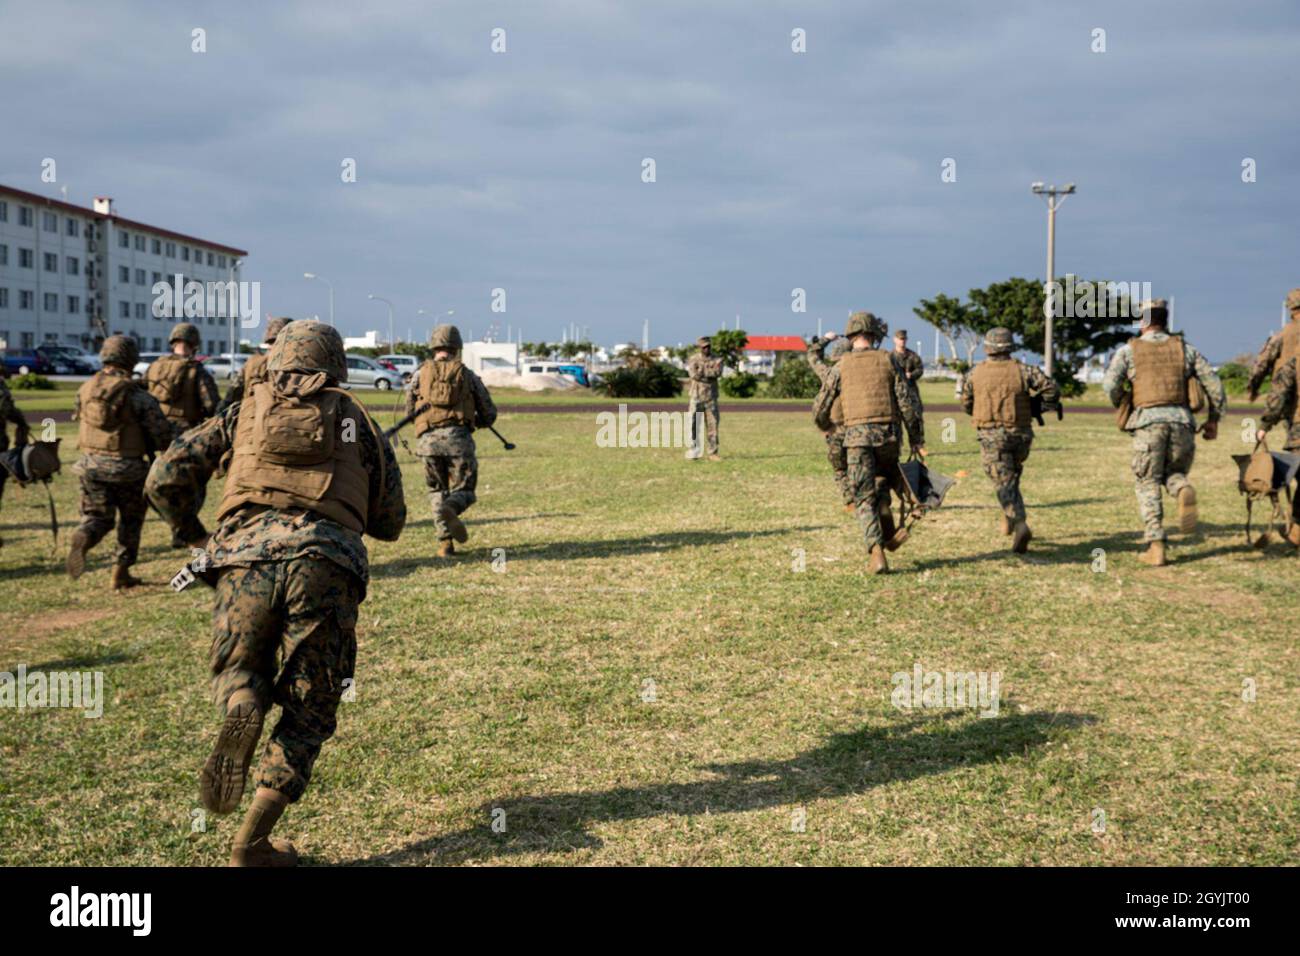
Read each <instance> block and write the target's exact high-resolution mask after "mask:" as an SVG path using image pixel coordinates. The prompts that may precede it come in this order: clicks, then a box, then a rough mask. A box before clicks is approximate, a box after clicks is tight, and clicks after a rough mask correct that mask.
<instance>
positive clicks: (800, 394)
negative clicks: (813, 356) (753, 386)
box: [767, 357, 821, 398]
mask: <svg viewBox="0 0 1300 956" xmlns="http://www.w3.org/2000/svg"><path fill="white" fill-rule="evenodd" d="M820 389H821V380H820V379H818V378H817V373H816V372H814V371H813V368H812V366H811V365H809V364H808V360H807V359H805V358H802V357H796V358H788V359H786V360H785V361H784V362H782V363H781V367H780V368H778V369H777V370H776V372H775V373H774V374H773V375H772V381H771V382H770V383H769V384H768V386H767V394H768V395H769V396H771V397H772V398H816V397H817V392H818V391H819V390H820Z"/></svg>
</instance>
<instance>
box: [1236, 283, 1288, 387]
mask: <svg viewBox="0 0 1300 956" xmlns="http://www.w3.org/2000/svg"><path fill="white" fill-rule="evenodd" d="M1286 308H1287V311H1288V312H1289V313H1290V314H1291V320H1290V321H1289V322H1288V323H1287V324H1286V326H1285V328H1283V329H1282V331H1281V332H1278V333H1276V334H1275V335H1270V336H1269V338H1268V341H1267V342H1265V343H1264V347H1263V348H1262V349H1260V350H1259V355H1257V356H1256V357H1255V363H1254V365H1252V366H1251V369H1250V379H1249V380H1248V381H1247V383H1246V392H1247V394H1248V395H1249V396H1250V400H1251V401H1252V402H1253V401H1254V400H1255V399H1256V398H1258V397H1259V387H1260V386H1261V385H1263V384H1264V382H1265V381H1266V380H1267V379H1268V378H1269V377H1270V376H1272V375H1273V373H1274V370H1275V369H1277V368H1279V367H1281V366H1282V365H1285V364H1286V363H1287V362H1288V361H1290V360H1291V359H1293V358H1295V357H1296V356H1297V355H1300V289H1292V290H1291V291H1290V292H1288V293H1287V295H1286Z"/></svg>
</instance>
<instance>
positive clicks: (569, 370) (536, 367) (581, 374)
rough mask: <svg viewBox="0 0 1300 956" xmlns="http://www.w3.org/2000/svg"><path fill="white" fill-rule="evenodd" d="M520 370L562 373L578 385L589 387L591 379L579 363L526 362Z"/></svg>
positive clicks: (548, 373) (549, 373)
mask: <svg viewBox="0 0 1300 956" xmlns="http://www.w3.org/2000/svg"><path fill="white" fill-rule="evenodd" d="M520 371H521V372H524V373H528V372H533V373H542V374H546V375H563V376H564V377H565V378H571V379H573V380H574V381H575V382H577V383H578V384H579V385H583V386H585V387H587V388H590V387H591V379H590V378H589V377H588V376H587V370H586V369H585V368H583V367H582V366H581V365H565V364H564V363H563V362H528V363H526V364H525V365H523V366H522V367H521V369H520Z"/></svg>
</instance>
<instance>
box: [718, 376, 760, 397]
mask: <svg viewBox="0 0 1300 956" xmlns="http://www.w3.org/2000/svg"><path fill="white" fill-rule="evenodd" d="M718 388H719V390H721V392H722V394H723V395H726V396H727V397H729V398H753V396H754V393H755V392H757V391H758V376H757V375H755V374H753V373H752V372H736V373H735V374H734V375H724V376H723V377H722V378H720V379H718Z"/></svg>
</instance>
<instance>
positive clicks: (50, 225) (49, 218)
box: [41, 212, 59, 232]
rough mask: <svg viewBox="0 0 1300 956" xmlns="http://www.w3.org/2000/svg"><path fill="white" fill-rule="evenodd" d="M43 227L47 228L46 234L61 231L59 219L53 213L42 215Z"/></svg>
mask: <svg viewBox="0 0 1300 956" xmlns="http://www.w3.org/2000/svg"><path fill="white" fill-rule="evenodd" d="M41 225H42V226H44V227H45V231H46V232H58V231H59V217H58V216H56V215H54V213H52V212H46V213H42V214H41Z"/></svg>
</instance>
